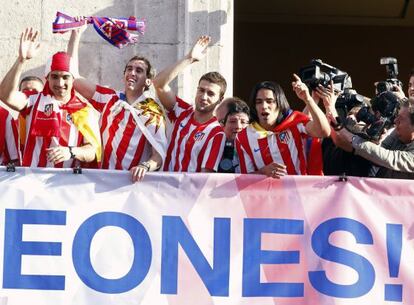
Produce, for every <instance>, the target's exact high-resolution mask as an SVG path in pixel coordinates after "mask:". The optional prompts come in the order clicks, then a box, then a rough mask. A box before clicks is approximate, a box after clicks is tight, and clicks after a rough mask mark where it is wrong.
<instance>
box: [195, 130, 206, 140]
mask: <svg viewBox="0 0 414 305" xmlns="http://www.w3.org/2000/svg"><path fill="white" fill-rule="evenodd" d="M204 136H205V133H204V132H202V131H199V132H197V133H196V134H195V135H194V140H196V141H201V140H202V139H203V138H204Z"/></svg>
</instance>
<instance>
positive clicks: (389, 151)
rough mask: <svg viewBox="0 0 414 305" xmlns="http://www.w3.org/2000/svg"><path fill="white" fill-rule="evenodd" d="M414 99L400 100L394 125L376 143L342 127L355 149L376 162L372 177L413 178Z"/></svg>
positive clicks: (356, 152) (367, 158)
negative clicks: (383, 137)
mask: <svg viewBox="0 0 414 305" xmlns="http://www.w3.org/2000/svg"><path fill="white" fill-rule="evenodd" d="M413 102H414V100H412V99H409V100H408V101H403V102H402V104H401V108H400V111H399V113H398V116H397V118H396V119H395V129H394V131H392V132H391V134H390V135H388V136H387V137H386V138H385V139H384V140H383V141H382V142H381V144H376V143H373V142H371V141H368V140H365V139H363V138H361V137H359V136H356V135H353V134H352V133H350V132H349V131H347V130H345V129H342V130H341V134H342V136H344V137H345V138H346V139H347V140H348V141H349V142H350V143H351V144H352V148H353V149H354V153H355V154H356V155H358V156H361V157H363V158H364V159H366V160H368V161H371V162H372V163H374V164H376V165H377V166H379V167H380V168H379V170H378V171H377V172H376V173H375V177H381V178H400V179H414V104H413Z"/></svg>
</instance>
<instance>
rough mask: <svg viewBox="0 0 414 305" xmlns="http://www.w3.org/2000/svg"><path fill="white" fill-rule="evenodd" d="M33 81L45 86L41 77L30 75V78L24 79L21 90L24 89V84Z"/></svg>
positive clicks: (20, 85)
mask: <svg viewBox="0 0 414 305" xmlns="http://www.w3.org/2000/svg"><path fill="white" fill-rule="evenodd" d="M31 81H36V82H39V83H41V84H42V85H44V83H43V80H42V79H41V78H40V77H37V76H34V75H29V76H26V77H23V78H22V80H21V81H20V84H19V90H21V89H22V84H23V83H24V82H31Z"/></svg>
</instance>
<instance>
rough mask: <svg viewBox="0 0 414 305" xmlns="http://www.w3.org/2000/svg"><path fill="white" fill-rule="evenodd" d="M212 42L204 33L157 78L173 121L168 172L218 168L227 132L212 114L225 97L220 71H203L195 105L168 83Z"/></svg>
mask: <svg viewBox="0 0 414 305" xmlns="http://www.w3.org/2000/svg"><path fill="white" fill-rule="evenodd" d="M209 43H210V37H209V36H201V37H200V38H199V39H198V40H197V42H196V43H195V44H194V46H193V48H192V49H191V51H190V52H189V53H188V54H187V55H186V56H185V57H184V58H182V59H181V60H179V61H178V62H176V63H175V64H173V65H172V66H170V67H168V68H166V69H165V70H163V71H162V72H160V73H159V74H158V75H157V77H156V78H155V80H154V86H155V88H156V90H157V93H158V96H159V98H160V100H161V102H162V104H163V105H164V107H165V108H166V109H167V110H168V111H169V112H170V114H169V117H170V119H171V120H172V122H173V123H174V126H173V130H172V134H171V139H170V142H169V146H168V150H167V157H166V159H165V163H164V170H165V171H175V172H201V171H203V172H213V171H217V168H218V164H219V162H220V157H221V155H222V153H223V149H224V142H225V135H224V132H223V129H222V127H221V126H220V124H219V122H218V121H217V119H216V118H215V117H214V115H213V113H214V109H215V108H216V106H217V105H218V104H220V102H221V101H222V99H223V96H224V93H225V91H226V87H227V84H226V80H225V79H224V77H223V76H222V75H221V74H220V73H218V72H210V73H207V74H204V75H203V76H202V77H201V78H200V81H199V83H198V87H197V92H196V97H195V107H193V106H192V105H190V104H188V103H186V102H184V101H183V100H182V99H180V98H178V97H176V95H175V93H174V92H173V91H172V90H171V88H170V86H169V84H170V83H171V81H173V80H174V79H175V78H176V77H177V76H178V74H179V73H180V72H181V71H183V70H184V68H186V67H187V66H189V65H190V64H192V63H194V62H196V61H199V60H200V59H202V58H203V57H204V55H205V51H206V50H207V47H208V44H209Z"/></svg>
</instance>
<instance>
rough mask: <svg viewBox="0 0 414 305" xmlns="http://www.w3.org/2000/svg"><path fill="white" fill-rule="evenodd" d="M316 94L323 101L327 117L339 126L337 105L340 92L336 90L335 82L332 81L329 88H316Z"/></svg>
mask: <svg viewBox="0 0 414 305" xmlns="http://www.w3.org/2000/svg"><path fill="white" fill-rule="evenodd" d="M316 92H317V94H318V95H319V96H320V98H321V99H322V102H323V105H324V107H325V113H326V117H327V118H328V120H329V121H330V122H333V123H335V124H337V121H336V117H338V112H337V111H336V108H335V103H336V100H337V98H338V96H339V92H336V91H335V90H334V88H333V81H332V80H331V82H330V84H329V86H328V88H325V87H323V86H322V85H319V86H318V88H316Z"/></svg>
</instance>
